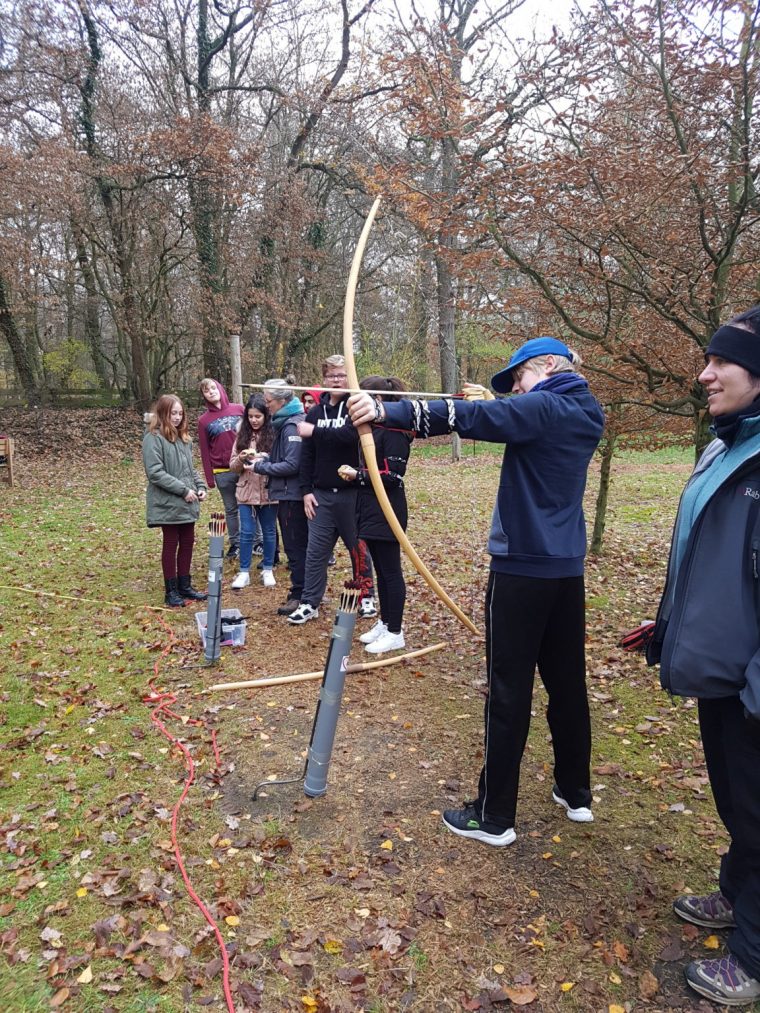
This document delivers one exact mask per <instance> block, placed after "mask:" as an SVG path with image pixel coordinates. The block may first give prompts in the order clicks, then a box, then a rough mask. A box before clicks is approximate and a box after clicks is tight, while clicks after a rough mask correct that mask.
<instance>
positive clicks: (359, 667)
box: [204, 644, 446, 693]
mask: <svg viewBox="0 0 760 1013" xmlns="http://www.w3.org/2000/svg"><path fill="white" fill-rule="evenodd" d="M445 646H446V644H431V645H430V647H421V648H420V649H419V650H418V651H409V653H408V654H398V655H397V656H396V657H395V658H383V659H382V660H381V661H361V662H357V663H356V664H355V665H346V673H347V674H349V675H355V674H356V673H357V672H368V671H370V669H373V668H385V667H387V666H388V665H397V664H398V663H399V662H400V661H411V659H412V658H421V657H422V656H423V655H425V654H432V653H433V652H434V651H441V650H443V648H444V647H445ZM323 675H324V671H322V670H320V671H319V672H302V673H301V674H300V675H278V676H275V677H274V678H273V679H248V680H247V681H244V682H218V683H216V684H215V685H213V686H208V687H207V688H206V689H205V690H204V692H205V693H216V692H218V691H219V690H223V689H262V688H263V687H264V686H283V685H285V684H286V683H290V682H310V681H312V680H313V679H321V678H322V676H323Z"/></svg>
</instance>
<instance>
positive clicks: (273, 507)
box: [230, 394, 277, 591]
mask: <svg viewBox="0 0 760 1013" xmlns="http://www.w3.org/2000/svg"><path fill="white" fill-rule="evenodd" d="M274 436H275V433H274V427H273V426H272V420H271V418H270V415H269V408H268V407H267V402H266V400H265V398H264V395H263V394H253V395H251V397H250V398H249V399H248V403H247V404H246V406H245V414H244V415H243V421H242V423H241V425H240V429H239V431H238V436H237V440H236V441H235V449H234V450H233V451H232V457H231V458H230V468H232V470H233V471H236V472H237V473H238V474H239V475H240V478H239V479H238V484H237V491H236V495H237V501H238V510H239V512H240V573H238V575H237V577H235V579H234V580H233V582H232V587H233V589H234V590H236V591H239V590H241V589H242V588H244V587H248V585H249V584H250V583H251V573H250V571H251V559H252V557H253V541H254V535H255V533H256V520H257V519H258V522H259V524H260V525H261V535H262V541H263V546H264V560H263V567H262V571H261V579H262V582H263V584H264V587H274V586H275V584H276V583H277V581H276V580H275V577H274V573H273V570H272V568H273V566H274V557H275V551H276V547H277V503H276V501H274V500H271V499H270V498H269V491H268V481H267V478H266V476H265V475H260V474H257V472H255V471H254V470H253V466H254V463H255V462H256V461H257V460H259V461H260V460H266V459H267V458H268V457H269V453H270V451H271V449H272V444H273V443H274Z"/></svg>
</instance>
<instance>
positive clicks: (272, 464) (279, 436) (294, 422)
mask: <svg viewBox="0 0 760 1013" xmlns="http://www.w3.org/2000/svg"><path fill="white" fill-rule="evenodd" d="M263 393H264V400H265V401H266V403H267V407H268V408H269V413H270V415H271V418H272V426H273V427H274V443H273V444H272V450H271V451H270V454H269V458H268V459H267V458H263V459H262V458H257V459H256V461H255V462H254V465H253V470H254V472H256V473H257V474H259V475H266V476H267V477H268V481H269V485H268V491H269V498H270V499H271V500H272V501H273V502H275V501H276V502H277V520H278V521H279V524H280V534H281V535H282V545H283V548H284V549H285V555H286V556H287V557H288V563H289V565H290V590H289V591H288V597H287V600H286V601H285V603H284V604H283V605H280V607H279V608H278V609H277V613H278V615H281V616H287V615H290V613H291V612H293V611H294V610H295V609H297V608H298V606H299V605H300V604H301V594H302V592H303V581H304V571H305V566H306V546H307V544H308V541H309V527H308V524H307V522H306V514H305V512H304V508H303V498H302V496H301V486H300V483H299V481H298V472H299V469H300V466H301V447H302V441H301V437H300V436H299V435H298V423H299V422H303V419H304V411H303V405H302V404H301V402H300V401H299V400H298V398H297V397H295V396H294V394H293V391H292V389H291V388H290V387H288V385H287V383H286V381H285V380H277V379H275V380H267V382H266V384H265V385H264V391H263Z"/></svg>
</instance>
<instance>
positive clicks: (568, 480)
mask: <svg viewBox="0 0 760 1013" xmlns="http://www.w3.org/2000/svg"><path fill="white" fill-rule="evenodd" d="M384 408H385V411H386V421H387V423H388V424H389V425H391V426H400V427H401V428H403V429H410V430H413V431H414V432H416V433H417V435H418V436H421V437H423V438H425V437H428V436H439V435H441V434H443V433H449V432H452V431H456V432H457V433H459V435H460V436H462V437H463V438H465V439H472V440H485V441H487V442H489V443H506V445H507V446H506V449H505V451H504V459H503V461H502V466H501V476H500V479H499V489H498V493H497V496H496V504H495V506H494V512H493V518H492V521H491V532H490V535H489V538H488V551H489V552H490V554H491V569H492V570H494V571H496V572H498V573H511V574H515V575H517V576H523V577H577V576H580V575H581V574H582V573H583V560H584V557H585V555H586V525H585V520H584V517H583V493H584V491H585V488H586V473H587V471H588V466H589V462H590V461H591V457H592V455H593V453H594V450H595V449H596V447H597V445H598V444H599V440H600V439H601V436H602V430H603V428H604V413H603V412H602V409H601V407H600V405H599V402H598V401H597V400H596V398H595V397H594V396H593V394H592V393H591V391H590V390H589V387H588V384H587V383H586V381H585V380H584V379H583V377H582V376H578V374H577V373H558V374H556V375H555V376H550V377H549V378H548V379H547V380H543V381H542V382H541V383H538V384H536V386H535V387H534V388H533V390H531V391H530V392H529V393H527V394H517V395H512V396H511V397H508V398H499V399H497V400H494V401H474V402H470V401H453V400H452V401H449V400H440V401H399V402H396V403H394V404H386V405H384Z"/></svg>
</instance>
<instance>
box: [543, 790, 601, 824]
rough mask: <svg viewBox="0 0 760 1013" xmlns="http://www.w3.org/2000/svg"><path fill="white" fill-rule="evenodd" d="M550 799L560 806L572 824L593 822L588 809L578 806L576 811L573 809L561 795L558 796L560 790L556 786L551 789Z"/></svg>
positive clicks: (592, 815) (592, 816)
mask: <svg viewBox="0 0 760 1013" xmlns="http://www.w3.org/2000/svg"><path fill="white" fill-rule="evenodd" d="M552 798H553V799H554V801H555V802H556V803H557V805H561V806H562V808H563V809H564V810H565V812H566V813H567V818H568V819H569V820H572V821H573V823H593V822H594V814H593V813H592V812H591V810H590V809H589V807H588V806H585V805H579V806H578V807H577V808H576V809H573V807H572V806H571V805H570V803H569V802H568V801H567V800H566V799H564V798H563V797H562V795H561V794H560V790H559V788H558V787H557V785H556V784H555V785H554V787H553V788H552Z"/></svg>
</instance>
